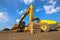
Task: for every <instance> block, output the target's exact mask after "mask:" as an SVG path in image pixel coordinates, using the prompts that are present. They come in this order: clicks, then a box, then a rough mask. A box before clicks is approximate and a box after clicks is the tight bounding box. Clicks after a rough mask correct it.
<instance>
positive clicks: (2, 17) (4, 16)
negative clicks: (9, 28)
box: [0, 12, 8, 22]
mask: <svg viewBox="0 0 60 40" xmlns="http://www.w3.org/2000/svg"><path fill="white" fill-rule="evenodd" d="M0 21H1V22H7V21H8V17H7V13H6V12H0Z"/></svg>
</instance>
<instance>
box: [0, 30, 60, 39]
mask: <svg viewBox="0 0 60 40" xmlns="http://www.w3.org/2000/svg"><path fill="white" fill-rule="evenodd" d="M0 40H60V32H58V31H52V32H41V33H38V34H30V33H28V32H27V33H25V32H13V33H12V32H6V31H0Z"/></svg>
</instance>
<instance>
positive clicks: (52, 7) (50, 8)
mask: <svg viewBox="0 0 60 40" xmlns="http://www.w3.org/2000/svg"><path fill="white" fill-rule="evenodd" d="M48 3H50V4H52V5H44V6H43V7H44V10H45V12H46V13H47V14H53V13H55V12H58V11H59V10H60V7H56V8H55V4H56V1H53V0H50V1H49V2H48Z"/></svg>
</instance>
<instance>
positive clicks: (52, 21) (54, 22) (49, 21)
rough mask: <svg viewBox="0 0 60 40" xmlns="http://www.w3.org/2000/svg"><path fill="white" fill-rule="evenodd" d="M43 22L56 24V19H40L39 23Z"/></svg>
mask: <svg viewBox="0 0 60 40" xmlns="http://www.w3.org/2000/svg"><path fill="white" fill-rule="evenodd" d="M43 22H45V23H47V24H56V21H54V20H40V23H43Z"/></svg>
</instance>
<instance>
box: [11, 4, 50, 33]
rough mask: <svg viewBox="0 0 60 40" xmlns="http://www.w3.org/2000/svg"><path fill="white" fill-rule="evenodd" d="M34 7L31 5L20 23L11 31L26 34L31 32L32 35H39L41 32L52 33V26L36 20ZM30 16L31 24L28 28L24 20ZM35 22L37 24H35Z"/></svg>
mask: <svg viewBox="0 0 60 40" xmlns="http://www.w3.org/2000/svg"><path fill="white" fill-rule="evenodd" d="M33 12H34V7H33V5H32V4H31V5H30V7H29V8H28V9H27V10H26V12H25V13H24V14H23V15H22V16H21V18H20V21H19V23H18V24H14V26H13V28H12V29H11V31H12V32H26V31H29V32H30V33H39V32H41V31H43V32H48V31H50V29H51V28H50V26H49V25H48V24H47V23H46V22H41V21H40V20H39V18H37V17H36V18H34V16H33ZM28 14H29V24H28V25H27V26H26V25H25V22H23V19H24V18H25V17H26V15H28ZM34 20H36V21H37V22H36V23H35V22H34Z"/></svg>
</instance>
